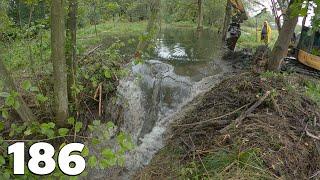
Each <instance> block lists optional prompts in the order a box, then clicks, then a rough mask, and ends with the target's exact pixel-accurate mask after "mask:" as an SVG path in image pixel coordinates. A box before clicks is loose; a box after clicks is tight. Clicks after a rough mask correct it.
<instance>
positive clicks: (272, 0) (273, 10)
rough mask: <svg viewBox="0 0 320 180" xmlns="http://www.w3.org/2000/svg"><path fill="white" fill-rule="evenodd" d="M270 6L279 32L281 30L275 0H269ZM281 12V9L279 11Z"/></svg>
mask: <svg viewBox="0 0 320 180" xmlns="http://www.w3.org/2000/svg"><path fill="white" fill-rule="evenodd" d="M271 4H272V5H271V8H272V14H273V16H274V20H275V23H276V25H277V28H278V32H279V33H280V30H281V21H280V16H279V15H278V8H277V2H276V1H275V0H271ZM281 12H282V11H281Z"/></svg>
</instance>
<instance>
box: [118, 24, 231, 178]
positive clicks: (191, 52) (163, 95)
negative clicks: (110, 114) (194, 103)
mask: <svg viewBox="0 0 320 180" xmlns="http://www.w3.org/2000/svg"><path fill="white" fill-rule="evenodd" d="M220 47H221V46H220V44H219V37H218V36H217V34H216V33H215V32H213V31H211V30H204V31H203V32H202V33H199V32H197V31H195V30H193V29H185V28H177V29H172V28H170V29H163V30H162V32H161V34H160V35H159V37H158V40H157V43H156V48H154V49H153V50H152V51H151V52H149V55H150V58H149V60H147V61H146V62H145V63H143V64H138V65H134V66H132V69H131V75H130V76H129V77H127V78H125V79H122V80H121V81H120V85H119V87H118V94H119V98H118V101H117V103H118V105H121V106H122V107H123V109H124V112H123V118H124V119H123V125H122V130H123V131H125V132H127V133H129V134H130V135H131V136H132V137H133V140H134V142H135V143H136V148H135V149H134V150H133V151H132V152H130V153H129V154H128V155H127V159H126V168H127V170H128V171H129V173H127V174H125V175H123V176H122V177H121V178H122V179H128V178H129V175H130V173H132V172H134V171H135V170H138V169H139V168H141V167H143V166H144V165H147V164H148V163H149V161H150V160H151V159H152V157H153V155H154V154H155V153H156V152H158V151H159V150H160V149H161V148H162V147H163V145H164V144H163V140H164V134H165V132H166V129H167V127H168V125H169V123H170V122H171V120H172V118H171V117H172V116H173V115H175V114H176V113H178V112H179V111H180V110H181V109H182V107H183V106H184V105H186V104H187V103H188V102H190V101H191V100H192V99H193V98H194V97H195V96H197V95H198V94H199V93H201V92H204V91H207V90H208V89H209V88H210V87H212V86H213V85H214V84H216V83H217V82H218V81H219V78H220V77H221V76H222V74H223V73H224V72H225V71H226V69H225V66H224V65H223V63H222V61H221V60H220V57H221V56H220V50H219V49H220Z"/></svg>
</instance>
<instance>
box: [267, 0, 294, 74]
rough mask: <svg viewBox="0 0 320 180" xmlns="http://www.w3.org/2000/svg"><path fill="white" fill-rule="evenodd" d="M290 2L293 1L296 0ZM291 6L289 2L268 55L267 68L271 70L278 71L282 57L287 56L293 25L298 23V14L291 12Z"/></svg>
mask: <svg viewBox="0 0 320 180" xmlns="http://www.w3.org/2000/svg"><path fill="white" fill-rule="evenodd" d="M292 2H293V3H295V2H296V1H292ZM291 7H292V5H291V4H290V6H289V8H288V13H287V14H286V15H285V17H284V18H285V19H284V24H283V27H282V28H281V30H280V34H279V37H278V40H277V41H276V43H275V45H274V47H273V49H272V52H271V55H270V59H269V62H268V69H269V70H271V71H278V70H279V68H280V66H281V63H282V59H283V58H284V57H286V56H287V54H288V48H289V44H290V39H291V38H292V36H293V33H294V30H295V27H296V26H297V23H298V18H299V16H298V15H293V14H292V11H293V10H292V9H291Z"/></svg>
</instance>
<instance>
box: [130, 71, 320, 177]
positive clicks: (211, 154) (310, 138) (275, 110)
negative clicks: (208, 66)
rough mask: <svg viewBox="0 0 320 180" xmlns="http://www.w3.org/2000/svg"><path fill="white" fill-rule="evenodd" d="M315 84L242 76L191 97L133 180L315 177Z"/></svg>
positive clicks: (318, 139) (318, 160) (318, 163)
mask: <svg viewBox="0 0 320 180" xmlns="http://www.w3.org/2000/svg"><path fill="white" fill-rule="evenodd" d="M317 84H319V81H318V80H316V79H312V78H310V77H306V76H303V75H298V74H286V73H284V74H278V73H269V72H266V73H262V74H254V73H251V72H244V73H242V74H240V75H239V74H237V75H235V76H231V77H229V78H228V79H225V80H224V81H222V82H221V83H220V84H219V85H217V86H216V87H214V88H212V89H211V90H210V91H209V92H207V93H205V94H203V95H201V96H199V97H198V98H196V99H195V100H194V101H193V102H192V103H190V105H189V106H188V107H187V108H186V109H185V112H184V113H183V114H181V115H179V117H176V121H175V122H173V123H172V124H171V127H170V130H169V131H168V133H167V141H166V146H165V148H163V149H162V150H161V151H160V152H159V153H158V154H157V155H156V156H155V157H154V158H153V160H152V161H151V163H150V164H149V165H148V166H146V167H145V168H144V169H142V170H141V171H140V172H138V173H137V174H136V175H135V179H317V178H319V174H320V171H319V170H320V136H319V135H320V108H319V104H318V103H319V102H320V101H319V99H316V98H315V96H313V94H314V93H320V92H319V89H318V90H315V89H316V88H315V87H318V85H317Z"/></svg>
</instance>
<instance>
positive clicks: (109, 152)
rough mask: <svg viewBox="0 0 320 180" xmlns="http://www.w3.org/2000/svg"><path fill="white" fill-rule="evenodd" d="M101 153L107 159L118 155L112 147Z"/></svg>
mask: <svg viewBox="0 0 320 180" xmlns="http://www.w3.org/2000/svg"><path fill="white" fill-rule="evenodd" d="M101 154H102V156H103V157H104V158H105V159H107V160H113V159H115V158H116V155H115V154H114V153H113V151H112V150H111V149H104V150H103V151H102V153H101Z"/></svg>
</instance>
